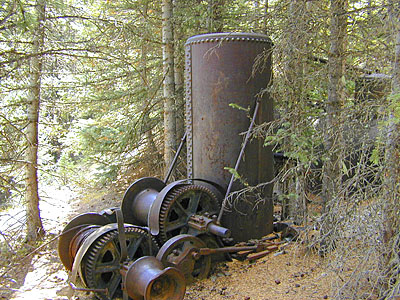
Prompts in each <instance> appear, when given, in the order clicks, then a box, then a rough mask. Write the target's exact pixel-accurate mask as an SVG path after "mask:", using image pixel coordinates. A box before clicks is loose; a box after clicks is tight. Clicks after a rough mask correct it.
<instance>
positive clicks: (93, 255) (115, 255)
mask: <svg viewBox="0 0 400 300" xmlns="http://www.w3.org/2000/svg"><path fill="white" fill-rule="evenodd" d="M125 235H126V242H127V248H128V260H130V261H135V260H136V259H138V258H140V257H142V256H147V255H155V254H156V253H157V251H158V245H157V242H156V241H155V239H154V238H153V237H151V236H149V235H148V233H147V232H146V231H144V230H142V229H140V228H137V227H133V226H129V227H125ZM120 255H121V249H120V245H119V241H118V230H117V229H114V230H112V231H109V232H107V233H105V234H104V235H103V236H101V237H100V238H98V239H97V240H96V241H95V242H94V243H93V244H92V245H91V246H90V248H89V249H88V252H87V254H86V255H85V257H84V259H83V261H82V264H81V266H82V267H81V268H82V269H81V270H82V277H83V278H82V281H83V282H84V283H85V284H86V286H87V287H88V288H92V289H105V288H107V289H108V295H106V294H105V293H96V296H97V297H98V298H99V299H101V300H110V299H113V298H114V297H121V296H122V293H121V286H120V285H121V279H122V278H121V274H120V272H119V270H120Z"/></svg>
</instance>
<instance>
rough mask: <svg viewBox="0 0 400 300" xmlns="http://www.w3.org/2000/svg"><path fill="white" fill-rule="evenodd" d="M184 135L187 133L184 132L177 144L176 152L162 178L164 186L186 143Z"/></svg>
mask: <svg viewBox="0 0 400 300" xmlns="http://www.w3.org/2000/svg"><path fill="white" fill-rule="evenodd" d="M186 135H187V131H185V134H184V135H183V137H182V139H181V143H180V144H179V147H178V150H176V153H175V156H174V159H173V160H172V163H171V164H170V165H169V169H168V172H167V175H165V178H164V183H165V184H166V183H167V182H168V180H169V177H170V176H171V174H172V171H173V169H174V167H175V164H176V161H177V160H178V156H179V154H180V153H181V151H182V148H183V145H184V143H185V142H186Z"/></svg>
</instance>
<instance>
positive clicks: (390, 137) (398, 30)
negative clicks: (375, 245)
mask: <svg viewBox="0 0 400 300" xmlns="http://www.w3.org/2000/svg"><path fill="white" fill-rule="evenodd" d="M389 17H390V21H391V27H392V35H393V40H394V45H395V48H394V62H393V76H392V90H391V95H390V97H389V99H390V100H389V101H390V103H389V105H388V107H389V112H388V126H387V133H386V150H385V165H386V174H385V178H384V191H385V224H384V240H385V243H386V244H388V245H389V246H390V243H391V241H392V238H393V237H394V236H395V234H396V233H397V234H398V231H399V230H398V226H399V223H400V222H399V217H398V209H399V204H398V196H399V192H400V190H399V180H400V124H399V121H398V119H397V120H396V115H395V109H396V107H398V106H399V103H400V19H399V18H400V4H399V3H398V2H397V1H390V8H389ZM397 118H398V116H397ZM395 248H396V249H397V247H395ZM395 248H393V249H395Z"/></svg>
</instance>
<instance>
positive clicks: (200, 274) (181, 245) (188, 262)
mask: <svg viewBox="0 0 400 300" xmlns="http://www.w3.org/2000/svg"><path fill="white" fill-rule="evenodd" d="M200 248H206V244H205V243H204V242H203V241H202V240H201V239H199V238H197V237H195V236H192V235H189V234H180V235H177V236H175V237H173V238H171V239H169V240H168V241H167V242H166V243H165V244H164V245H163V246H162V247H161V248H160V251H159V252H158V254H157V256H156V257H157V259H158V260H159V261H161V262H162V264H163V265H164V266H171V267H176V268H177V269H179V270H180V271H182V273H183V274H184V276H185V279H186V281H187V282H188V283H190V282H193V280H194V279H204V278H207V275H208V273H209V272H210V268H211V258H210V257H209V256H195V255H194V254H195V253H196V252H197V251H198V249H200Z"/></svg>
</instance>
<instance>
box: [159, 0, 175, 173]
mask: <svg viewBox="0 0 400 300" xmlns="http://www.w3.org/2000/svg"><path fill="white" fill-rule="evenodd" d="M172 11H173V6H172V0H163V1H162V40H163V73H164V86H163V92H164V161H165V165H166V169H168V165H169V164H170V163H171V162H172V160H173V157H174V151H175V150H176V118H175V98H174V96H175V78H174V37H173V23H172Z"/></svg>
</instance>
